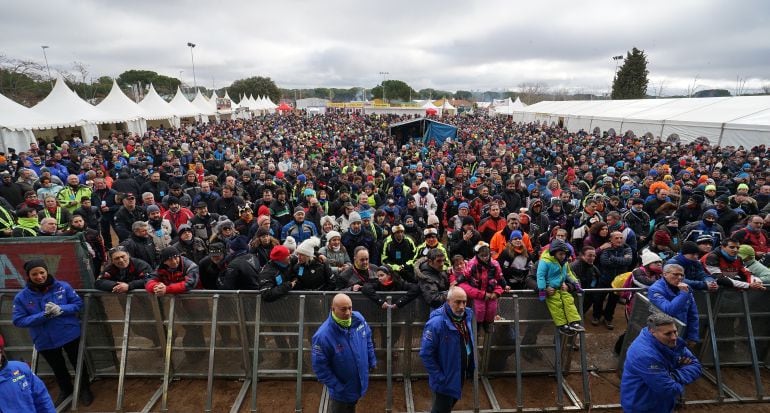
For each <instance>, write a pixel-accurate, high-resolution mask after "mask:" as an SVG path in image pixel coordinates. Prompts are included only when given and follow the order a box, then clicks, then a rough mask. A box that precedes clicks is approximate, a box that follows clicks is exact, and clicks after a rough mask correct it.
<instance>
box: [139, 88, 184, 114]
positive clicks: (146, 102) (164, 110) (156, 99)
mask: <svg viewBox="0 0 770 413" xmlns="http://www.w3.org/2000/svg"><path fill="white" fill-rule="evenodd" d="M139 106H140V107H141V108H142V109H144V111H145V112H147V116H149V117H148V118H146V119H147V120H156V119H171V118H173V117H175V116H176V111H174V108H172V107H171V105H169V104H168V102H166V101H165V100H163V98H162V97H160V95H159V94H158V92H156V91H155V86H153V85H152V83H150V90H149V92H147V95H145V96H144V99H142V101H141V102H139Z"/></svg>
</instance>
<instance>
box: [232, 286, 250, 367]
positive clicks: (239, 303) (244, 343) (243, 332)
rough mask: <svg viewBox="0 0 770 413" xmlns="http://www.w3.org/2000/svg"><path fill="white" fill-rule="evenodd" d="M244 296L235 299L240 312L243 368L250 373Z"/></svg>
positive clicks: (239, 325)
mask: <svg viewBox="0 0 770 413" xmlns="http://www.w3.org/2000/svg"><path fill="white" fill-rule="evenodd" d="M243 297H244V296H243V295H241V294H238V295H237V296H236V297H235V298H236V300H235V304H236V311H237V312H238V328H239V330H240V334H239V337H238V338H239V339H240V340H241V356H242V357H243V368H244V371H246V373H247V376H248V372H250V371H251V360H250V359H249V330H248V328H247V327H246V312H245V311H244V310H245V306H244V305H243Z"/></svg>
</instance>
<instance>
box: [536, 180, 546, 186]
mask: <svg viewBox="0 0 770 413" xmlns="http://www.w3.org/2000/svg"><path fill="white" fill-rule="evenodd" d="M537 183H538V184H539V185H543V186H544V185H547V184H548V180H547V179H545V178H539V179H538V180H537Z"/></svg>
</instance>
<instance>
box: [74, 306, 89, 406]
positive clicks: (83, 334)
mask: <svg viewBox="0 0 770 413" xmlns="http://www.w3.org/2000/svg"><path fill="white" fill-rule="evenodd" d="M91 299H92V297H91V294H86V296H85V306H84V307H83V309H84V311H83V313H84V314H83V316H82V319H81V325H82V327H81V328H80V343H79V344H78V360H77V364H76V365H75V387H74V389H73V391H72V411H73V412H77V411H78V397H79V395H80V390H81V389H80V381H81V380H82V377H83V374H85V375H86V380H89V378H88V371H87V368H86V367H85V364H84V363H83V360H84V358H85V354H86V338H87V337H88V319H89V312H90V309H91ZM83 370H86V371H83Z"/></svg>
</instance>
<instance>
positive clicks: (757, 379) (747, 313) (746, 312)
mask: <svg viewBox="0 0 770 413" xmlns="http://www.w3.org/2000/svg"><path fill="white" fill-rule="evenodd" d="M741 300H743V317H744V319H745V321H746V330H747V331H748V336H749V349H750V350H751V367H752V369H753V370H754V385H755V386H756V390H757V399H760V400H761V399H762V397H763V394H764V386H763V385H762V375H761V373H760V372H759V359H758V357H757V343H756V341H754V328H753V327H752V325H751V309H749V299H748V297H747V293H746V291H745V290H744V291H741Z"/></svg>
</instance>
